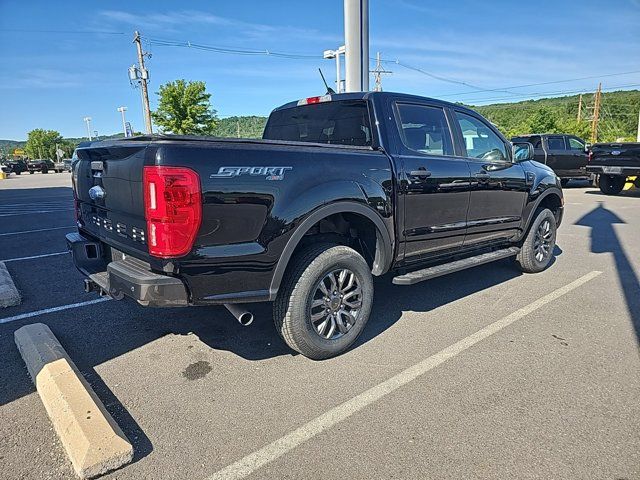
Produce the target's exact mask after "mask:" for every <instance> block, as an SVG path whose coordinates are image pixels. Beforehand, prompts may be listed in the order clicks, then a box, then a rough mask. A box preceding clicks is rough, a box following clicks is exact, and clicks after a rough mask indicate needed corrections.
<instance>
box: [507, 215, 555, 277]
mask: <svg viewBox="0 0 640 480" xmlns="http://www.w3.org/2000/svg"><path fill="white" fill-rule="evenodd" d="M556 229H557V225H556V217H555V216H554V215H553V212H552V211H551V210H549V209H548V208H545V209H539V210H537V211H536V216H535V218H534V220H533V222H532V223H531V227H530V228H529V232H528V233H527V236H526V237H525V239H524V242H523V243H522V247H521V248H520V252H519V253H518V255H517V256H516V262H517V263H518V265H519V266H520V270H522V271H523V272H525V273H538V272H541V271H543V270H544V269H545V268H547V266H548V265H549V263H550V262H551V259H552V258H553V249H554V248H555V246H556Z"/></svg>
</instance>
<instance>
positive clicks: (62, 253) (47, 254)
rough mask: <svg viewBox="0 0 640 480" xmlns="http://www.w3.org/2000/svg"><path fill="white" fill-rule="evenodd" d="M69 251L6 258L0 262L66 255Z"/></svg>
mask: <svg viewBox="0 0 640 480" xmlns="http://www.w3.org/2000/svg"><path fill="white" fill-rule="evenodd" d="M67 253H69V252H68V251H66V250H65V251H64V252H56V253H45V254H43V255H33V256H31V257H19V258H7V259H6V260H0V262H5V263H7V262H17V261H18V260H33V259H34V258H44V257H54V256H56V255H66V254H67Z"/></svg>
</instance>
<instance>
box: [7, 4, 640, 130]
mask: <svg viewBox="0 0 640 480" xmlns="http://www.w3.org/2000/svg"><path fill="white" fill-rule="evenodd" d="M639 25H640V0H610V1H607V2H604V1H601V2H593V1H588V0H587V1H554V2H533V1H532V2H509V1H490V0H485V1H471V0H464V1H454V0H451V1H440V2H435V1H419V0H397V1H392V0H370V39H371V56H374V55H375V52H376V51H381V52H382V57H383V59H387V60H396V59H397V60H399V61H400V62H402V63H403V64H407V65H411V66H415V67H418V68H421V69H423V70H425V71H427V72H429V73H433V74H435V75H437V76H440V77H445V78H447V79H450V80H455V81H458V82H464V83H467V84H470V85H473V86H474V87H481V88H483V89H499V90H500V89H503V88H504V87H514V86H520V85H525V84H531V83H543V82H555V81H557V80H564V79H574V78H582V77H589V76H598V75H604V74H611V73H620V72H634V71H640V56H639V53H638V52H640V26H639ZM136 29H138V30H140V32H141V33H142V35H143V36H145V38H158V39H167V40H175V41H179V42H187V41H190V42H193V43H199V44H206V45H212V46H227V47H240V48H244V49H257V50H270V51H279V52H287V53H299V54H303V55H318V58H317V59H315V58H314V59H282V58H273V57H269V56H259V55H256V56H253V55H252V56H246V55H225V54H218V53H212V52H208V51H201V50H195V49H188V48H180V47H167V46H161V45H158V44H154V43H153V42H152V43H151V44H149V43H147V44H146V45H145V46H146V48H148V49H149V50H150V51H151V53H152V58H151V60H150V61H149V62H148V68H149V70H150V72H151V80H152V81H151V84H150V91H151V103H152V108H153V107H154V105H155V103H156V95H155V92H156V91H157V89H158V86H159V85H160V84H162V83H164V82H167V81H169V80H174V79H178V78H185V79H190V80H204V81H205V82H206V83H207V89H208V91H209V92H210V93H212V94H213V96H212V102H213V106H214V108H215V109H216V110H217V111H218V114H219V115H222V116H227V115H245V114H246V115H248V114H259V115H266V114H268V113H269V111H270V110H271V109H272V108H273V107H275V106H277V105H279V104H282V103H285V102H287V101H290V100H292V99H297V98H302V97H306V96H310V95H315V94H320V93H323V88H322V85H321V83H320V79H319V77H318V73H317V68H318V67H322V69H323V71H324V73H325V75H326V77H327V79H328V80H329V81H334V80H335V66H334V65H335V64H334V62H333V61H332V60H323V59H322V51H323V50H325V49H327V48H336V47H337V46H338V45H340V44H341V43H343V40H342V38H343V16H342V0H323V1H319V0H296V1H291V0H281V1H249V0H235V1H228V0H225V1H218V0H215V1H190V2H170V1H163V0H157V1H153V2H147V1H142V0H139V1H127V2H120V1H109V2H88V1H86V0H85V1H82V2H80V1H75V0H71V1H64V2H51V1H46V2H45V1H24V0H23V1H16V2H14V1H10V0H0V59H1V60H2V65H3V67H4V68H3V75H2V76H1V77H0V98H1V100H2V101H1V105H2V107H3V114H2V115H0V138H3V139H16V140H22V139H25V138H26V134H27V132H28V131H29V130H31V129H33V128H48V129H55V130H58V131H60V132H61V133H62V134H63V135H64V136H82V135H85V134H86V128H85V124H84V122H83V120H82V119H83V117H85V116H87V115H88V116H91V117H92V118H93V122H92V123H93V128H94V129H95V130H98V131H99V132H100V134H111V133H115V132H117V131H119V130H120V128H121V126H120V125H121V124H120V117H119V113H118V112H117V111H116V108H117V107H118V106H120V105H125V106H127V107H128V109H129V110H128V112H127V119H128V120H130V121H131V122H132V124H133V126H134V128H135V129H137V130H142V129H143V122H142V116H141V107H140V96H139V92H138V90H135V89H133V88H131V86H130V85H129V81H128V78H127V67H128V66H129V65H131V64H132V63H134V62H135V60H136V56H135V48H134V45H133V44H132V43H131V41H132V37H133V31H134V30H136ZM98 31H99V32H110V33H108V34H107V33H87V32H98ZM385 67H386V68H387V69H389V70H392V71H393V74H392V75H388V76H385V77H384V80H383V87H384V89H385V90H393V91H402V92H408V93H415V94H419V95H426V96H431V97H437V98H443V99H446V100H451V101H468V102H473V103H477V104H479V103H492V102H497V101H513V100H522V99H525V98H527V97H535V96H538V97H539V96H547V94H548V93H560V92H567V91H578V90H584V91H593V90H594V89H595V87H596V86H597V83H598V81H599V80H602V82H603V88H604V89H609V90H611V89H615V88H616V87H623V89H629V88H638V87H634V86H635V85H640V73H631V74H626V75H616V76H607V77H602V78H600V79H599V78H591V79H585V80H579V81H571V82H563V83H552V84H547V85H537V86H531V87H525V88H510V89H508V91H507V92H505V91H492V92H478V91H474V90H477V88H473V87H470V86H465V85H461V84H456V83H451V82H445V81H442V80H439V79H435V78H432V77H429V76H428V75H425V74H423V73H420V72H417V71H414V70H410V69H407V68H404V67H402V66H400V65H394V64H387V65H385Z"/></svg>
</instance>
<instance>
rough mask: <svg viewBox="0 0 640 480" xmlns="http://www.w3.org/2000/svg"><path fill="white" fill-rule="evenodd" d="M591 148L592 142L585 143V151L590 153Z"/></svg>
mask: <svg viewBox="0 0 640 480" xmlns="http://www.w3.org/2000/svg"><path fill="white" fill-rule="evenodd" d="M589 150H591V144H590V143H585V144H584V153H589Z"/></svg>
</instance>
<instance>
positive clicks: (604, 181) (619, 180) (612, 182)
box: [598, 175, 627, 195]
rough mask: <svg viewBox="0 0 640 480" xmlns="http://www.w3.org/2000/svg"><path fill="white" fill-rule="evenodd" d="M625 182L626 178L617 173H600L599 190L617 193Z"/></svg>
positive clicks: (606, 193)
mask: <svg viewBox="0 0 640 480" xmlns="http://www.w3.org/2000/svg"><path fill="white" fill-rule="evenodd" d="M625 183H627V178H626V177H619V176H617V175H600V178H599V180H598V186H599V187H600V191H601V192H602V193H604V194H605V195H617V194H619V193H620V192H621V191H622V189H623V188H624V184H625Z"/></svg>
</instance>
